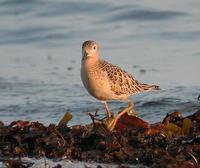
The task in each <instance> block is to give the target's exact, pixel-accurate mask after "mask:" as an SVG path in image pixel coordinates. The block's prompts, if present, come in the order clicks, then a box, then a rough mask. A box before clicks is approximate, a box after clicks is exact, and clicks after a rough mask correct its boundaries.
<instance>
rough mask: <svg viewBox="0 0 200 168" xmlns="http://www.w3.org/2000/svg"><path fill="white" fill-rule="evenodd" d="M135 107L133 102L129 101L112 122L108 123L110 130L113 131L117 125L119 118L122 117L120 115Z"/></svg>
mask: <svg viewBox="0 0 200 168" xmlns="http://www.w3.org/2000/svg"><path fill="white" fill-rule="evenodd" d="M132 109H133V102H131V101H129V102H128V107H127V108H125V109H124V110H122V111H121V112H120V113H119V114H118V115H117V116H116V117H114V118H113V120H112V121H110V123H109V124H108V129H109V130H110V131H113V130H114V128H115V125H116V124H117V122H118V120H119V119H120V117H121V116H122V115H123V114H125V113H128V112H129V111H131V110H132Z"/></svg>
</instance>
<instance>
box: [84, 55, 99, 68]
mask: <svg viewBox="0 0 200 168" xmlns="http://www.w3.org/2000/svg"><path fill="white" fill-rule="evenodd" d="M98 63H99V60H98V58H88V59H86V60H84V61H83V62H82V66H84V67H85V68H89V69H91V68H92V67H96V66H98Z"/></svg>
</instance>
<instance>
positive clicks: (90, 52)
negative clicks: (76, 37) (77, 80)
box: [82, 40, 99, 61]
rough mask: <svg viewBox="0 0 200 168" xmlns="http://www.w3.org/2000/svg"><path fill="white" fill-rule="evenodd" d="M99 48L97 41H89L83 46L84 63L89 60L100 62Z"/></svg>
mask: <svg viewBox="0 0 200 168" xmlns="http://www.w3.org/2000/svg"><path fill="white" fill-rule="evenodd" d="M98 57H99V48H98V44H97V43H96V42H95V41H92V40H88V41H85V42H84V43H83V45H82V61H85V60H87V59H92V60H98Z"/></svg>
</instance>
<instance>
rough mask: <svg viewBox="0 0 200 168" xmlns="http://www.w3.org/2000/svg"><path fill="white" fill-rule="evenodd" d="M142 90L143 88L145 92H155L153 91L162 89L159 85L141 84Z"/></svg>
mask: <svg viewBox="0 0 200 168" xmlns="http://www.w3.org/2000/svg"><path fill="white" fill-rule="evenodd" d="M141 88H143V90H144V91H153V90H160V87H159V86H157V85H148V84H144V83H142V84H141Z"/></svg>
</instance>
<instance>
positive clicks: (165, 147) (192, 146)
mask: <svg viewBox="0 0 200 168" xmlns="http://www.w3.org/2000/svg"><path fill="white" fill-rule="evenodd" d="M199 111H200V110H198V111H197V112H196V113H194V114H193V115H190V116H187V117H183V116H182V114H181V112H174V113H171V114H167V116H166V117H165V118H164V119H163V121H162V122H159V123H155V124H149V123H148V122H146V121H144V120H142V119H140V118H138V117H135V116H129V115H128V114H127V113H125V114H123V115H122V116H121V118H120V119H119V120H118V121H117V123H116V126H115V129H114V130H113V131H110V130H109V129H108V128H107V125H106V124H105V123H104V122H103V121H101V120H99V121H97V120H96V119H94V120H93V122H92V123H91V124H89V125H85V126H80V125H74V126H72V127H68V126H67V122H68V119H69V118H68V117H69V116H68V115H65V117H64V118H63V120H62V122H60V124H58V125H55V124H50V125H49V126H44V125H43V124H42V123H39V122H30V121H13V122H12V123H11V124H10V125H8V126H5V125H4V123H2V122H1V124H0V158H1V160H4V159H5V158H19V160H20V158H21V157H24V156H26V157H30V158H31V157H34V158H43V157H46V158H49V159H69V160H79V161H96V162H99V163H117V164H123V163H124V164H130V165H131V164H143V165H147V166H149V167H152V168H157V167H167V166H171V167H174V168H176V167H177V168H178V167H182V168H185V167H189V168H190V167H192V168H197V167H199V162H200V122H199V114H200V113H199ZM90 116H91V118H92V117H93V118H95V117H98V116H97V115H90ZM19 160H12V159H7V160H6V161H5V162H6V164H7V165H8V167H17V166H18V167H19V166H21V167H29V166H30V165H31V163H30V164H27V163H22V162H20V161H19ZM16 165H17V166H16ZM57 167H60V165H58V166H57Z"/></svg>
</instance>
